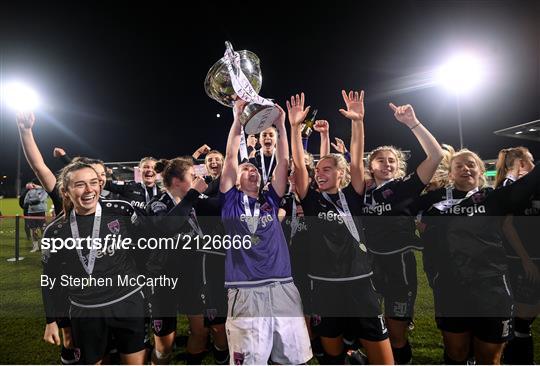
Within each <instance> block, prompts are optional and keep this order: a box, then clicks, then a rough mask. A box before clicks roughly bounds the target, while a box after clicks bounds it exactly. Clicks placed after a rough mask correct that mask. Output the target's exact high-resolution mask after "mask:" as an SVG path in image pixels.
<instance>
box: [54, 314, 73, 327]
mask: <svg viewBox="0 0 540 366" xmlns="http://www.w3.org/2000/svg"><path fill="white" fill-rule="evenodd" d="M56 324H57V325H58V328H61V329H62V328H69V327H71V320H70V319H69V318H68V317H61V318H56Z"/></svg>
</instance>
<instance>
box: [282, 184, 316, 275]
mask: <svg viewBox="0 0 540 366" xmlns="http://www.w3.org/2000/svg"><path fill="white" fill-rule="evenodd" d="M280 208H281V209H283V210H285V218H284V219H283V221H282V222H281V227H282V229H283V234H285V240H286V241H287V244H289V255H290V257H291V269H292V274H293V278H294V279H295V280H296V277H297V276H298V275H305V274H306V273H307V271H308V268H309V267H308V266H309V251H310V248H309V233H308V227H307V223H306V217H305V215H304V211H303V207H302V206H301V203H300V201H299V200H297V199H296V195H295V194H294V193H287V194H286V195H285V196H283V198H282V199H281V206H280Z"/></svg>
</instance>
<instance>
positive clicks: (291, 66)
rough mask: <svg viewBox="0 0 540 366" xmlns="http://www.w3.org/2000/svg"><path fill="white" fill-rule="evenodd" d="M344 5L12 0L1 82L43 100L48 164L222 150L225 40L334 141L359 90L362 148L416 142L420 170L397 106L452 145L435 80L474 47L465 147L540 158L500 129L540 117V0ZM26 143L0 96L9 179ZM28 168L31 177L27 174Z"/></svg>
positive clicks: (449, 108) (1, 39) (451, 128)
mask: <svg viewBox="0 0 540 366" xmlns="http://www.w3.org/2000/svg"><path fill="white" fill-rule="evenodd" d="M73 3H79V2H73ZM89 3H90V2H89ZM337 3H340V5H335V4H332V5H329V4H331V2H324V4H315V2H306V3H304V4H302V3H301V2H292V1H291V2H290V4H289V3H286V2H220V3H219V4H221V5H215V4H214V5H213V4H210V3H208V2H198V3H193V2H191V3H189V7H188V5H186V3H185V2H175V3H174V4H179V6H180V8H178V5H175V6H173V5H172V4H165V3H159V2H146V3H144V5H136V6H135V5H133V4H135V2H129V3H128V2H125V3H120V2H113V1H109V2H107V3H101V5H87V7H85V8H84V7H80V6H79V5H77V6H75V5H71V7H66V6H62V7H58V8H55V7H54V6H51V5H49V2H46V5H47V6H44V5H43V2H42V5H40V6H39V7H36V6H33V5H30V4H27V5H25V6H24V7H22V6H18V7H14V6H10V5H6V4H2V5H1V6H0V67H1V68H0V78H1V80H0V82H2V83H7V82H9V81H12V80H22V81H25V82H26V83H28V84H31V85H32V86H34V87H35V88H36V89H37V90H38V92H39V93H40V95H41V97H42V99H43V105H42V106H41V108H40V109H39V110H38V111H36V114H37V119H38V121H37V123H36V126H35V128H34V135H35V137H36V140H37V141H38V145H39V146H40V148H41V150H42V153H43V154H44V156H45V160H46V162H47V163H50V166H51V167H52V168H53V169H57V168H59V167H60V165H59V164H58V163H57V162H55V161H54V159H53V158H52V149H53V147H54V146H61V147H63V148H65V149H66V150H67V151H68V153H69V154H70V155H72V156H75V155H86V156H91V157H97V158H101V159H103V160H105V161H126V160H131V161H132V160H138V159H140V158H141V157H142V156H147V155H152V156H155V157H174V156H178V155H185V154H191V153H192V152H193V151H194V150H195V149H196V148H197V147H198V146H200V145H201V144H203V143H206V144H208V145H210V146H211V147H212V148H217V149H219V150H222V151H224V149H225V143H226V136H227V132H228V129H229V127H230V123H231V121H232V110H231V109H228V108H226V107H223V106H221V105H220V104H218V103H217V102H216V101H214V100H212V99H210V98H209V97H208V96H207V95H206V94H205V91H204V88H203V81H204V78H205V76H206V73H207V71H208V70H209V68H210V67H211V66H212V64H213V63H214V62H216V61H217V60H218V59H219V58H220V57H222V56H223V53H224V50H225V47H224V42H225V41H226V40H230V41H231V42H232V44H233V46H234V47H235V49H236V50H241V49H248V50H250V51H252V52H254V53H255V54H257V55H258V56H259V58H260V59H261V67H262V73H263V87H262V90H261V93H260V94H261V95H262V96H264V97H268V98H273V99H275V100H276V101H277V102H278V103H280V104H281V105H282V106H284V101H285V99H286V98H287V97H288V96H290V95H291V94H292V93H296V92H299V91H304V92H305V93H306V95H307V102H308V104H309V105H311V106H313V107H314V108H318V109H319V114H318V118H321V119H327V120H328V121H329V122H330V124H331V131H330V132H331V136H332V137H333V136H338V137H341V138H344V139H345V141H346V142H347V143H348V141H349V135H350V122H349V121H347V120H346V119H345V118H343V117H342V116H341V115H340V114H339V113H338V109H339V108H341V107H342V106H343V101H342V99H341V94H340V90H341V89H342V88H346V89H350V88H355V89H364V90H365V91H366V117H365V126H366V127H365V128H366V149H372V148H374V147H376V146H378V145H382V144H395V145H397V146H399V147H401V148H403V149H407V150H411V151H412V159H411V164H412V165H415V164H417V163H418V162H419V161H420V160H421V159H423V154H422V152H421V150H420V149H419V145H418V143H417V142H416V140H415V139H414V137H413V135H412V134H411V133H410V132H409V131H407V130H406V127H405V126H403V125H401V124H400V123H399V122H397V121H395V120H394V117H393V115H392V113H391V111H390V109H389V108H388V106H387V104H388V102H390V101H392V102H394V103H395V104H398V103H400V104H405V103H410V104H412V105H413V106H414V107H415V111H416V114H417V116H418V118H419V119H420V121H422V122H423V123H424V124H425V126H426V127H427V128H428V129H429V130H430V131H431V132H432V133H433V134H434V135H435V137H436V138H437V139H438V140H439V141H440V142H444V143H450V144H453V145H454V146H457V145H458V144H459V138H458V126H457V108H456V100H455V97H454V96H453V95H451V94H450V93H449V92H448V91H446V90H444V89H442V88H441V87H440V86H429V85H428V86H426V85H424V84H425V82H426V80H429V75H430V73H431V72H432V71H433V70H434V69H435V68H436V67H437V66H439V65H440V64H442V63H443V62H444V61H445V60H446V59H447V58H448V56H449V55H451V54H452V53H454V52H455V51H459V50H462V49H467V50H471V51H474V52H476V53H477V54H478V55H480V56H481V57H482V58H483V59H484V60H485V61H486V63H487V64H488V66H489V67H488V75H487V78H486V80H484V82H483V84H482V85H480V86H479V87H478V89H477V90H476V91H474V92H473V93H471V94H470V95H466V96H463V97H461V113H462V117H463V129H464V141H465V145H466V146H467V147H469V148H470V149H472V150H474V151H477V152H479V153H480V154H481V156H482V157H483V158H484V159H489V158H495V157H496V154H497V152H498V150H499V149H501V148H503V147H507V146H516V145H525V146H528V147H529V148H530V149H531V151H532V153H533V154H534V155H535V158H536V159H538V158H539V157H540V144H538V143H535V142H527V141H523V140H517V139H511V138H505V137H497V136H495V135H493V131H495V130H498V129H501V128H505V127H509V126H512V125H516V124H521V123H525V122H528V121H532V120H535V119H539V118H540V2H526V1H477V2H473V1H470V2H469V1H454V2H449V1H400V2H383V1H378V2H364V1H351V2H337ZM112 4H115V5H114V7H113V5H112ZM254 4H261V5H254ZM293 4H294V5H293ZM120 5H123V6H120ZM421 85H424V86H423V87H422V86H421ZM217 113H220V114H221V116H222V117H221V118H216V114H217ZM314 135H316V133H314ZM17 138H18V136H17V134H16V126H15V122H14V113H13V112H12V111H11V110H8V109H6V108H5V107H4V106H3V105H2V110H1V113H0V156H1V157H2V159H1V160H0V178H1V176H3V175H7V176H8V178H7V181H6V182H4V187H5V186H6V185H8V186H9V185H12V184H13V182H14V175H15V171H16V151H17V150H16V149H17V143H16V141H17ZM317 149H318V139H317V138H316V137H315V138H313V139H312V141H310V150H311V151H316V150H317ZM22 166H23V181H25V180H28V179H30V178H31V177H32V174H31V171H30V169H29V168H28V165H27V163H26V161H24V160H23V164H22Z"/></svg>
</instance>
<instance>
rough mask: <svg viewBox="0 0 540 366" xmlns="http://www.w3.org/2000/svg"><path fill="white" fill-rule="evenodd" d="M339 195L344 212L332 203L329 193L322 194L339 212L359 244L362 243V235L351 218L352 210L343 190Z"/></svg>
mask: <svg viewBox="0 0 540 366" xmlns="http://www.w3.org/2000/svg"><path fill="white" fill-rule="evenodd" d="M338 194H339V201H340V202H341V205H342V206H343V210H342V209H340V208H339V206H338V205H336V204H335V203H334V201H332V199H331V198H330V196H329V195H328V193H326V192H322V195H323V197H324V198H325V199H326V200H327V201H328V202H330V203H331V204H332V205H333V206H334V207H335V208H336V210H337V211H338V212H339V214H340V216H341V217H342V218H343V221H344V222H345V226H347V229H348V230H349V232H350V233H351V235H352V236H353V237H354V238H355V239H356V241H357V242H360V234H359V233H358V229H357V228H356V224H355V223H354V219H353V217H352V216H351V210H349V205H348V204H347V199H346V198H345V195H344V194H343V192H342V191H341V190H339V191H338Z"/></svg>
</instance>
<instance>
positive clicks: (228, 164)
mask: <svg viewBox="0 0 540 366" xmlns="http://www.w3.org/2000/svg"><path fill="white" fill-rule="evenodd" d="M245 106H246V102H245V101H243V100H241V99H240V100H237V101H236V102H235V103H234V107H233V115H234V120H233V123H232V126H231V130H230V131H229V137H228V138H227V148H226V150H225V161H224V162H223V171H222V172H221V180H220V184H219V190H220V192H222V193H226V192H227V191H229V190H230V189H231V188H232V187H234V185H235V184H236V172H237V170H238V150H239V149H240V133H241V128H240V115H241V114H242V111H243V110H244V107H245Z"/></svg>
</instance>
